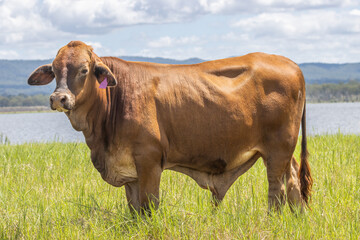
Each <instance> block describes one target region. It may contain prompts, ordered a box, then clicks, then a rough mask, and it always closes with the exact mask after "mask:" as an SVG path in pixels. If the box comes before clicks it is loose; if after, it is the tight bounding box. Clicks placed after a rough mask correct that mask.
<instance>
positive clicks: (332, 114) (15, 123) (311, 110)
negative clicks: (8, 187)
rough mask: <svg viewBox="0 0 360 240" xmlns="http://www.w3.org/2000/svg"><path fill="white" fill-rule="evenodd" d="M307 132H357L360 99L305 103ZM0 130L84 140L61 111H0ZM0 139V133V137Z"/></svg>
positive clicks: (18, 138)
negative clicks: (341, 101) (9, 112)
mask: <svg viewBox="0 0 360 240" xmlns="http://www.w3.org/2000/svg"><path fill="white" fill-rule="evenodd" d="M306 114H307V132H308V134H309V135H311V134H312V135H314V134H325V133H329V134H331V133H338V132H340V133H344V134H360V103H321V104H308V105H307V111H306ZM0 134H3V136H6V137H7V138H8V139H9V141H10V143H12V144H21V143H25V142H49V141H54V140H56V141H62V142H84V137H83V134H82V133H81V132H77V131H75V130H74V129H73V128H72V126H71V124H70V121H69V119H68V118H67V117H66V115H65V114H64V113H57V112H54V113H24V114H0ZM0 139H1V137H0Z"/></svg>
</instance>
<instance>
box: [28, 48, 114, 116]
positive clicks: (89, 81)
mask: <svg viewBox="0 0 360 240" xmlns="http://www.w3.org/2000/svg"><path fill="white" fill-rule="evenodd" d="M54 78H56V88H55V91H54V92H53V93H52V94H51V95H50V107H51V109H53V110H57V111H60V112H63V111H64V112H68V111H70V110H73V109H74V108H75V107H76V103H77V101H78V100H80V99H81V98H82V97H84V96H82V95H84V94H83V92H84V91H86V90H85V89H87V90H89V89H91V88H96V87H98V86H99V84H100V83H101V82H102V81H104V79H107V82H108V85H107V86H108V87H111V86H115V85H116V84H117V81H116V78H115V76H114V75H113V73H112V72H111V70H110V69H109V68H108V67H107V66H106V65H105V64H104V63H102V62H101V60H100V58H99V57H98V56H97V55H96V54H95V53H93V49H92V47H90V46H88V45H86V44H85V43H83V42H80V41H72V42H70V43H69V44H67V45H66V46H64V47H62V48H61V49H60V50H59V52H58V54H57V55H56V57H55V59H54V61H53V62H52V64H47V65H43V66H40V67H38V68H37V69H36V70H35V71H34V72H33V73H32V74H31V75H30V77H29V79H28V83H29V84H30V85H45V84H48V83H50V82H51V81H52V80H53V79H54Z"/></svg>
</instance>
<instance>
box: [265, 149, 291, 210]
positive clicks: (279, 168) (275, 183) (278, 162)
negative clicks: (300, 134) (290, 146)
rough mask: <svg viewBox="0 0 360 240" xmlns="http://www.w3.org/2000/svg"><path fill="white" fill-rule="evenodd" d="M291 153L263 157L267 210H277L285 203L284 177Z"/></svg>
mask: <svg viewBox="0 0 360 240" xmlns="http://www.w3.org/2000/svg"><path fill="white" fill-rule="evenodd" d="M290 160H291V155H290V156H289V155H283V154H278V153H277V154H273V155H271V156H269V157H267V158H266V159H265V161H266V168H267V178H268V182H269V193H268V201H269V211H272V210H275V211H279V210H280V208H281V207H282V206H283V205H284V204H285V184H284V177H285V173H286V169H287V166H288V165H289V163H290Z"/></svg>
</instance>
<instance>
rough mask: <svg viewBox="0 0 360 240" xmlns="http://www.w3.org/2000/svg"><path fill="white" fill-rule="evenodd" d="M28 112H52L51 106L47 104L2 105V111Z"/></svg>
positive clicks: (0, 111)
mask: <svg viewBox="0 0 360 240" xmlns="http://www.w3.org/2000/svg"><path fill="white" fill-rule="evenodd" d="M27 112H52V110H51V109H50V107H46V106H28V107H24V106H21V107H0V114H2V113H27Z"/></svg>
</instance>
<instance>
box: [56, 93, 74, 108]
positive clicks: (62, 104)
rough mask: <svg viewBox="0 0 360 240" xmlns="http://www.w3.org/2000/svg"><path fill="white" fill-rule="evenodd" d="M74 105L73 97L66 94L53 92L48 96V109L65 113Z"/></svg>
mask: <svg viewBox="0 0 360 240" xmlns="http://www.w3.org/2000/svg"><path fill="white" fill-rule="evenodd" d="M74 105H75V101H74V97H73V96H72V95H71V94H69V93H67V92H53V93H52V94H51V95H50V107H51V109H52V110H57V111H59V112H67V111H70V110H72V109H73V107H74Z"/></svg>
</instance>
